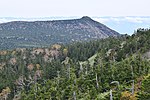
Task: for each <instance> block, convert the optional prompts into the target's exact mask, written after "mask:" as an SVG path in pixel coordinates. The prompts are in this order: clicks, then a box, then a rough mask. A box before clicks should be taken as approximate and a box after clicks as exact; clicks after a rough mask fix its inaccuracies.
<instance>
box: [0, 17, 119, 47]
mask: <svg viewBox="0 0 150 100" xmlns="http://www.w3.org/2000/svg"><path fill="white" fill-rule="evenodd" d="M118 35H119V33H118V32H116V31H114V30H112V29H110V28H108V27H107V26H105V25H103V24H101V23H99V22H96V21H94V20H92V19H91V18H90V17H87V16H84V17H82V18H80V19H73V20H56V21H35V22H26V21H15V22H8V23H2V24H0V49H12V48H18V47H25V48H29V47H44V46H49V45H51V44H55V43H60V44H62V43H63V44H66V43H68V44H69V43H72V42H77V41H89V40H95V39H101V38H107V37H109V36H114V37H115V36H118Z"/></svg>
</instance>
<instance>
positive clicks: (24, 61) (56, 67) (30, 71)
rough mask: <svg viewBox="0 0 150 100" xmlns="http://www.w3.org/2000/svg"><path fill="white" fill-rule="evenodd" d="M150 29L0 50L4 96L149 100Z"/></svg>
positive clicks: (55, 99) (1, 95) (32, 99)
mask: <svg viewBox="0 0 150 100" xmlns="http://www.w3.org/2000/svg"><path fill="white" fill-rule="evenodd" d="M149 38H150V29H139V30H137V32H136V33H135V34H133V35H132V36H127V35H124V36H121V37H118V38H116V37H110V38H106V39H102V40H93V41H89V42H82V43H81V42H77V43H73V44H68V45H58V44H55V45H52V46H51V47H48V48H32V49H26V48H22V49H19V48H17V49H14V50H3V51H0V91H1V93H0V99H4V98H5V99H8V100H12V99H13V98H14V100H29V99H30V100H41V99H44V100H46V99H50V100H110V98H113V99H114V100H149V99H150V91H149V90H150V86H149V84H150V62H149V51H150V45H149V43H150V39H149Z"/></svg>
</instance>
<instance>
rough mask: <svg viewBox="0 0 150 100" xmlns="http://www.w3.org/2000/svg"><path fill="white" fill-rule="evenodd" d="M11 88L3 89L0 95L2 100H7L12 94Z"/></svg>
mask: <svg viewBox="0 0 150 100" xmlns="http://www.w3.org/2000/svg"><path fill="white" fill-rule="evenodd" d="M10 92H11V91H10V88H9V87H6V89H3V90H2V92H1V93H0V100H3V99H4V98H7V96H8V94H9V93H10Z"/></svg>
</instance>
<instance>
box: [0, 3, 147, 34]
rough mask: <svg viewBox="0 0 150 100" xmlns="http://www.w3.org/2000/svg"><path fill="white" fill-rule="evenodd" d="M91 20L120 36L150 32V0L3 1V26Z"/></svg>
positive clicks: (0, 12) (0, 6) (0, 8)
mask: <svg viewBox="0 0 150 100" xmlns="http://www.w3.org/2000/svg"><path fill="white" fill-rule="evenodd" d="M82 16H89V17H91V18H93V19H94V20H96V21H99V22H101V23H103V24H105V25H107V26H108V27H110V28H112V29H114V30H116V31H118V32H119V33H128V34H132V33H133V32H134V30H136V29H137V28H140V27H141V28H150V0H0V23H4V22H9V21H19V20H24V21H35V20H57V19H74V18H81V17H82Z"/></svg>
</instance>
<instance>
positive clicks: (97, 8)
mask: <svg viewBox="0 0 150 100" xmlns="http://www.w3.org/2000/svg"><path fill="white" fill-rule="evenodd" d="M149 5H150V0H0V17H48V16H84V15H87V16H150V6H149Z"/></svg>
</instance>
